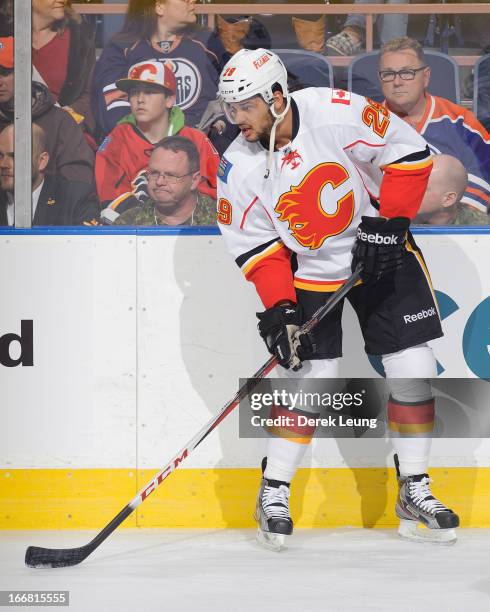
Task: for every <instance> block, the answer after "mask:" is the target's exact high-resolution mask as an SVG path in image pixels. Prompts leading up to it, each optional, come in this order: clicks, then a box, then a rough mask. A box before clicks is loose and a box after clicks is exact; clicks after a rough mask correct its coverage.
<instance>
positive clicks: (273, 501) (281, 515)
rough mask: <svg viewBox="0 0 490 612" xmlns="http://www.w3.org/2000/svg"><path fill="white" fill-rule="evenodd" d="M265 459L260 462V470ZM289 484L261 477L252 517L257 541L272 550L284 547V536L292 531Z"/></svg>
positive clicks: (263, 465)
mask: <svg viewBox="0 0 490 612" xmlns="http://www.w3.org/2000/svg"><path fill="white" fill-rule="evenodd" d="M265 465H266V461H265V459H264V461H263V462H262V471H264V470H265ZM289 493H290V491H289V484H288V483H285V482H281V481H278V480H267V479H266V478H262V482H261V485H260V490H259V494H258V496H257V505H256V508H255V514H254V518H255V520H256V521H257V523H258V529H257V541H258V542H259V544H261V545H262V546H264V547H265V548H268V549H269V550H274V551H276V552H279V551H281V550H282V549H283V548H284V545H285V541H286V536H289V535H291V534H292V533H293V521H292V519H291V515H290V514H289Z"/></svg>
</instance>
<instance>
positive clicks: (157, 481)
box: [141, 449, 189, 501]
mask: <svg viewBox="0 0 490 612" xmlns="http://www.w3.org/2000/svg"><path fill="white" fill-rule="evenodd" d="M188 454H189V452H188V450H187V449H185V450H184V452H183V453H182V455H181V456H180V457H177V458H176V459H174V461H173V462H172V463H171V464H170V465H169V466H167V467H166V468H165V469H164V470H163V472H160V474H158V476H157V477H156V478H155V480H153V482H152V483H151V484H150V485H148V486H147V487H146V489H145V490H144V491H143V493H141V501H144V500H145V499H146V498H147V497H148V495H150V493H153V491H154V490H155V489H156V488H157V487H158V485H159V484H161V482H162V481H164V480H165V478H167V476H170V474H171V473H172V472H173V471H174V470H175V469H177V468H178V467H179V463H180V462H181V461H184V459H185V458H186V457H187V455H188Z"/></svg>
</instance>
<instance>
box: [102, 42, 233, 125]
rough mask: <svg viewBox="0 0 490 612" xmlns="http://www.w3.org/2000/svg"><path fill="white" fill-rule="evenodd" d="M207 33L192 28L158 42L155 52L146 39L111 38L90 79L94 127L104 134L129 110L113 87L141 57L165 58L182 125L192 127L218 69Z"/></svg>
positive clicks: (124, 96)
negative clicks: (182, 116)
mask: <svg viewBox="0 0 490 612" xmlns="http://www.w3.org/2000/svg"><path fill="white" fill-rule="evenodd" d="M208 38H209V34H208V33H206V32H200V31H192V32H190V33H189V34H182V35H181V36H179V37H177V39H176V40H175V41H172V42H170V41H169V42H167V44H165V42H166V41H162V42H161V43H160V46H161V49H162V51H157V50H155V49H154V48H153V46H152V45H151V44H150V43H149V42H148V41H146V40H139V41H137V42H134V43H128V42H124V43H123V42H117V41H116V40H113V41H112V42H110V43H109V44H108V45H107V47H105V49H104V50H103V52H102V55H101V56H100V58H99V60H98V62H97V64H96V66H95V71H94V77H93V81H92V110H93V113H94V116H95V119H96V122H97V125H98V127H99V128H100V129H101V131H102V132H103V133H104V134H105V135H106V134H108V133H109V132H110V131H111V130H112V129H113V128H114V127H115V126H116V124H117V122H118V121H119V120H120V119H122V117H124V116H126V115H128V114H129V113H130V112H131V108H130V106H129V102H128V96H127V94H126V93H124V92H123V91H120V90H119V89H117V87H116V81H117V80H118V79H120V78H123V77H126V76H127V74H128V71H129V69H130V68H131V66H133V65H134V64H137V63H139V62H143V61H145V60H159V61H162V60H169V61H170V62H171V64H172V68H173V69H174V72H175V77H176V82H177V106H179V107H180V108H181V109H182V110H183V111H184V114H185V122H186V125H188V126H191V127H194V126H196V125H197V124H198V123H199V120H200V118H201V116H202V114H203V112H204V110H205V109H206V106H207V105H208V102H209V101H211V100H214V99H215V98H216V91H217V84H218V78H219V73H220V69H221V57H222V53H221V51H224V50H223V49H220V48H219V47H216V49H215V50H214V51H212V50H210V48H209V47H208V46H207V41H208Z"/></svg>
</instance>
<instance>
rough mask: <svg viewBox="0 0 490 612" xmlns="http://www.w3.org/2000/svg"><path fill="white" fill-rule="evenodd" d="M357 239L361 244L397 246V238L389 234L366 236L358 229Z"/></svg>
mask: <svg viewBox="0 0 490 612" xmlns="http://www.w3.org/2000/svg"><path fill="white" fill-rule="evenodd" d="M357 239H358V240H362V242H369V243H370V244H385V245H391V244H398V236H395V235H394V234H391V236H383V235H381V234H366V232H363V231H362V230H360V229H359V228H357Z"/></svg>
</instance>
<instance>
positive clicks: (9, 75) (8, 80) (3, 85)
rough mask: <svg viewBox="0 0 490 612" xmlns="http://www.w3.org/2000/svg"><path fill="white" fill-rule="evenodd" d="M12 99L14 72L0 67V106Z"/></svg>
mask: <svg viewBox="0 0 490 612" xmlns="http://www.w3.org/2000/svg"><path fill="white" fill-rule="evenodd" d="M13 97H14V71H13V70H10V69H8V68H4V67H3V66H0V104H4V103H5V102H10V100H12V98H13Z"/></svg>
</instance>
